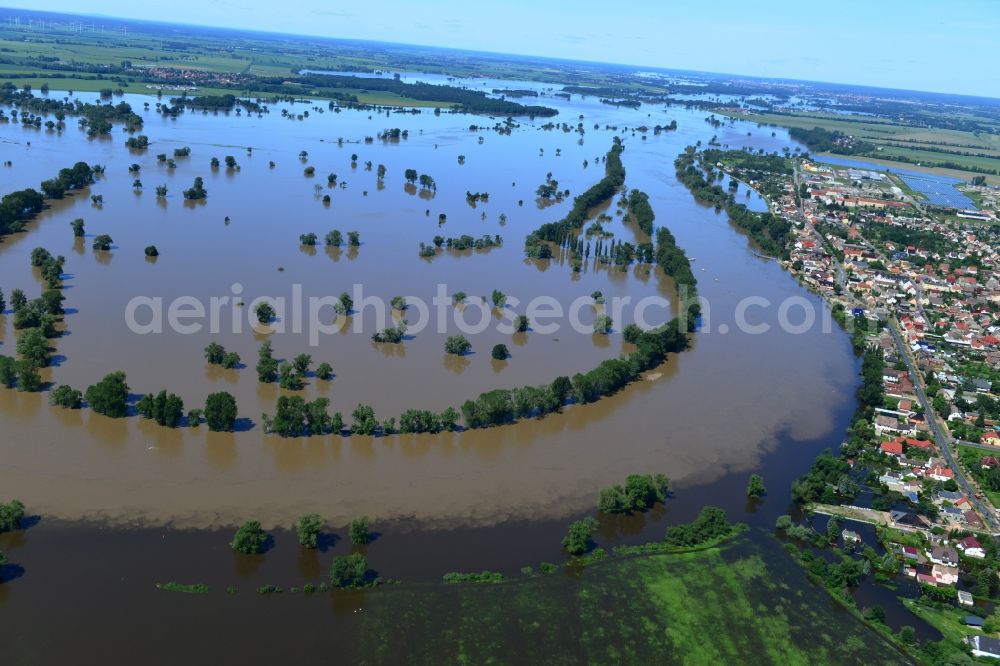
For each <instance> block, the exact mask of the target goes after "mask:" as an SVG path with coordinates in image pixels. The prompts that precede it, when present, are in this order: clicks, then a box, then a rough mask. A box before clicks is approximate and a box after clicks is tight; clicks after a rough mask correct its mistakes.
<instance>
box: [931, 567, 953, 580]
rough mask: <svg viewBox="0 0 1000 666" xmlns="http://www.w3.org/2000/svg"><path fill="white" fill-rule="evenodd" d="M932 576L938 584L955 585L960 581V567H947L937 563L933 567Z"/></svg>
mask: <svg viewBox="0 0 1000 666" xmlns="http://www.w3.org/2000/svg"><path fill="white" fill-rule="evenodd" d="M931 577H932V578H934V582H935V583H937V584H938V585H954V584H955V583H957V582H958V567H946V566H944V565H943V564H935V565H934V566H933V567H931Z"/></svg>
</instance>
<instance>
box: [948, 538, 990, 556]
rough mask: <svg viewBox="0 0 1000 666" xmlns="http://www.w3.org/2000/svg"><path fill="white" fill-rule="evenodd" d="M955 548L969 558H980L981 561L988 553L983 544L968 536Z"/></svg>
mask: <svg viewBox="0 0 1000 666" xmlns="http://www.w3.org/2000/svg"><path fill="white" fill-rule="evenodd" d="M955 547H956V548H958V549H959V550H960V551H962V552H963V553H965V554H966V556H968V557H978V558H980V559H982V558H984V557H986V551H985V550H984V549H983V546H982V544H980V543H979V541H977V540H976V537H971V536H967V537H965V538H964V539H962V540H961V541H959V542H958V543H957V544H955Z"/></svg>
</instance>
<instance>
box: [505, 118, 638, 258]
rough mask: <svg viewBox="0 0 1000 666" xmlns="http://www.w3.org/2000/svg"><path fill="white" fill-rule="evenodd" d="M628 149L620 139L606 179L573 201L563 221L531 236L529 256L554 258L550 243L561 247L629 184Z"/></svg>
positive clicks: (606, 160) (606, 166)
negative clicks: (625, 158)
mask: <svg viewBox="0 0 1000 666" xmlns="http://www.w3.org/2000/svg"><path fill="white" fill-rule="evenodd" d="M624 149H625V148H624V146H622V142H621V139H620V138H618V137H617V136H616V137H615V138H614V144H613V145H612V146H611V149H610V150H609V151H608V152H607V154H606V155H605V157H604V178H602V179H601V180H599V181H598V182H597V183H595V184H594V185H592V186H591V187H590V188H589V189H588V190H587V191H585V192H584V193H583V194H580V195H579V196H577V197H576V198H575V199H573V208H572V209H571V210H570V212H569V213H568V214H567V215H566V217H564V218H563V219H562V220H559V221H558V222H546V223H545V224H543V225H542V226H540V227H539V228H538V229H536V230H535V231H533V232H531V233H530V234H528V237H527V238H526V239H525V241H524V251H525V254H527V256H529V257H532V258H535V259H548V258H551V257H552V248H550V247H549V245H548V243H560V242H562V241H563V240H564V239H565V238H566V237H567V236H568V235H570V234H572V233H573V232H575V231H577V230H578V229H582V228H583V225H584V223H585V222H586V221H587V211H589V210H590V209H591V208H593V207H594V206H597V205H599V204H601V203H603V202H605V201H607V200H608V199H610V198H611V197H612V196H614V194H615V191H617V190H618V188H620V187H621V186H622V185H624V184H625V167H624V166H623V165H622V160H621V153H622V151H623V150H624Z"/></svg>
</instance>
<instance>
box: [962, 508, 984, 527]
mask: <svg viewBox="0 0 1000 666" xmlns="http://www.w3.org/2000/svg"><path fill="white" fill-rule="evenodd" d="M962 517H963V518H965V522H966V524H968V525H969V527H982V526H983V519H982V518H980V517H979V514H977V513H976V512H975V511H972V510H969V511H963V512H962Z"/></svg>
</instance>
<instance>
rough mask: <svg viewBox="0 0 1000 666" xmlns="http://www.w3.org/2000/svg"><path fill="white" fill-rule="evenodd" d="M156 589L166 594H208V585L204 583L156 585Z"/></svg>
mask: <svg viewBox="0 0 1000 666" xmlns="http://www.w3.org/2000/svg"><path fill="white" fill-rule="evenodd" d="M156 587H157V589H160V590H166V591H167V592H184V593H186V594H208V585H205V584H204V583H190V584H187V583H174V582H170V583H157V584H156Z"/></svg>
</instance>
